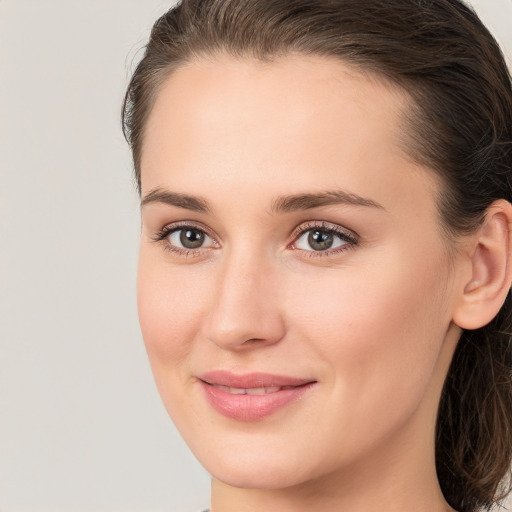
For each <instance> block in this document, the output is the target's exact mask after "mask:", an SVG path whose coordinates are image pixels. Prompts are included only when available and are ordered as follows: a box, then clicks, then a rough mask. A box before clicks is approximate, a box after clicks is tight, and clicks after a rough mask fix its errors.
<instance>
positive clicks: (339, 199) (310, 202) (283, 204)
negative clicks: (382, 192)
mask: <svg viewBox="0 0 512 512" xmlns="http://www.w3.org/2000/svg"><path fill="white" fill-rule="evenodd" d="M334 204H346V205H351V206H363V207H369V208H378V209H381V210H385V208H384V207H383V206H382V205H381V204H379V203H378V202H376V201H374V200H373V199H368V198H365V197H361V196H359V195H357V194H353V193H351V192H346V191H343V190H329V191H323V192H318V193H306V194H295V195H291V196H281V197H278V198H276V199H275V200H274V201H273V203H272V207H271V211H272V212H273V213H286V212H293V211H298V210H310V209H313V208H319V207H321V206H329V205H334Z"/></svg>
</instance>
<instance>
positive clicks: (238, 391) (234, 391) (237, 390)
mask: <svg viewBox="0 0 512 512" xmlns="http://www.w3.org/2000/svg"><path fill="white" fill-rule="evenodd" d="M227 392H228V393H231V394H232V395H245V389H241V388H227Z"/></svg>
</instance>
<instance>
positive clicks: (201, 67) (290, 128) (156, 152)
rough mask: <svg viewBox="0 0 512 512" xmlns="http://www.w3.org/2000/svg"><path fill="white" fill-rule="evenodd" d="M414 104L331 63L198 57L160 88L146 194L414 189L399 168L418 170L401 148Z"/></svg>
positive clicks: (145, 169)
mask: <svg viewBox="0 0 512 512" xmlns="http://www.w3.org/2000/svg"><path fill="white" fill-rule="evenodd" d="M410 101H411V100H410V98H409V96H408V95H407V94H406V93H405V92H404V91H402V90H401V89H399V88H398V87H396V86H392V85H391V84H389V83H387V82H385V81H384V80H381V79H378V78H377V77H375V76H374V75H371V74H364V73H362V72H361V71H359V70H357V69H355V68H354V67H353V66H350V65H348V64H346V63H344V62H342V61H340V60H337V59H334V58H330V57H319V56H303V55H292V56H286V57H282V58H276V59H275V60H273V61H270V62H262V61H259V60H255V59H247V58H246V59H235V58H233V57H229V56H224V55H222V56H216V57H212V58H209V59H206V58H204V59H198V60H195V61H192V62H191V63H189V64H187V65H185V66H183V67H181V68H178V69H177V70H175V71H174V72H173V73H172V74H171V76H170V77H169V78H168V79H167V80H166V81H165V82H164V83H163V84H162V86H161V89H160V90H159V92H158V95H157V98H156V101H155V104H154V106H153V109H152V111H151V113H150V116H149V118H148V121H147V125H146V129H145V136H144V142H143V149H142V157H141V172H142V192H143V195H144V193H147V192H148V191H150V190H152V189H153V188H155V187H161V186H168V185H171V186H172V188H178V189H180V191H182V192H187V193H188V192H195V189H196V188H197V187H198V186H199V187H200V183H199V182H204V181H205V180H206V181H208V179H211V181H212V183H213V182H214V183H215V185H216V186H217V185H218V184H219V183H221V182H223V183H226V184H228V183H230V180H231V179H232V178H233V177H238V178H239V181H240V182H239V183H236V180H235V181H233V187H243V186H246V187H247V188H248V190H252V189H253V188H251V187H256V188H257V187H260V188H261V186H264V187H265V188H266V189H267V191H268V189H269V187H270V188H271V185H275V188H276V192H281V191H280V190H277V189H279V188H283V187H284V186H286V187H287V188H288V189H290V190H287V192H290V193H293V192H295V190H293V189H296V191H297V192H302V191H303V190H304V189H310V188H311V187H312V186H313V187H314V182H315V181H318V182H319V184H318V186H319V187H320V188H322V189H324V188H326V187H328V188H332V187H336V188H343V189H348V190H351V191H354V192H356V193H357V190H356V189H357V188H360V187H361V186H364V187H365V188H366V190H365V192H366V194H365V195H368V193H371V192H372V189H375V191H376V192H378V191H379V189H381V188H382V187H383V186H384V187H387V186H397V185H401V186H404V187H405V189H406V190H407V184H406V183H403V182H402V183H399V184H397V183H396V180H395V179H394V178H396V177H398V175H397V174H396V172H394V171H396V170H397V169H398V167H406V166H407V167H409V172H411V170H412V169H415V168H417V167H418V166H417V165H415V164H413V163H412V162H411V161H410V159H409V158H408V157H407V156H406V153H405V151H403V150H402V149H401V141H402V140H403V139H404V136H403V135H404V134H403V129H402V122H401V120H402V113H403V112H404V111H405V109H407V108H408V107H409V106H410ZM429 174H432V173H429ZM376 177H378V178H379V180H376V179H375V178H376ZM228 178H229V179H228ZM398 179H400V177H398ZM421 179H422V180H424V179H425V176H421ZM192 182H194V185H193V186H194V190H187V189H190V188H191V186H192V185H191V183H192ZM320 182H321V183H320Z"/></svg>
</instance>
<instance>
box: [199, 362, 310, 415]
mask: <svg viewBox="0 0 512 512" xmlns="http://www.w3.org/2000/svg"><path fill="white" fill-rule="evenodd" d="M199 383H200V384H201V387H202V388H203V390H204V392H205V396H206V398H207V400H208V402H209V403H210V405H211V406H212V407H213V408H214V409H215V410H216V411H217V412H219V413H220V414H222V415H223V416H226V417H228V418H231V419H234V420H238V421H256V420H260V419H263V418H264V417H266V416H269V415H270V414H273V413H274V412H276V411H277V410H279V409H281V408H282V407H284V406H285V405H287V404H289V403H291V402H293V401H295V400H298V399H299V398H300V397H302V395H304V393H306V392H307V391H308V390H309V389H310V388H311V387H312V386H313V384H314V383H315V381H314V380H311V379H298V378H295V377H286V376H283V375H270V374H266V373H250V374H245V375H235V374H232V373H230V372H225V371H213V372H208V373H205V374H203V375H201V376H200V377H199ZM215 386H225V387H229V388H238V389H251V388H274V387H281V388H283V387H284V389H280V390H278V391H274V392H270V393H267V394H264V395H247V394H243V395H239V394H233V393H229V392H228V391H225V390H223V389H219V388H218V387H215Z"/></svg>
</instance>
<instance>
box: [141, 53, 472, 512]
mask: <svg viewBox="0 0 512 512" xmlns="http://www.w3.org/2000/svg"><path fill="white" fill-rule="evenodd" d="M408 105H409V99H408V97H407V95H406V94H405V93H403V92H401V91H399V90H397V89H395V88H393V87H392V86H390V85H389V84H386V83H383V82H382V81H379V80H377V79H375V78H372V77H369V76H367V75H362V74H360V73H359V72H357V71H356V70H354V69H353V68H351V67H349V66H348V65H345V64H343V63H342V62H340V61H337V60H332V59H328V58H321V57H305V56H287V57H283V58H280V59H276V60H274V61H272V62H267V63H262V62H259V61H256V60H250V59H244V60H236V59H233V58H231V57H228V56H216V57H215V58H210V59H204V60H196V61H193V62H192V63H190V64H187V65H186V66H184V67H182V68H179V69H178V70H176V71H175V72H174V73H173V74H172V75H171V76H170V78H168V79H167V81H166V82H165V83H164V84H163V86H162V87H161V90H160V91H159V94H158V96H157V99H156V103H155V105H154V107H153V109H152V111H151V114H150V116H149V119H148V121H147V125H146V131H145V138H144V146H143V153H142V160H141V168H142V198H143V206H142V238H141V245H140V263H139V276H138V303H139V315H140V323H141V327H142V332H143V337H144V340H145V344H146V348H147V352H148V355H149V359H150V362H151V366H152V370H153V373H154V376H155V380H156V383H157V385H158V388H159V391H160V394H161V396H162V399H163V402H164V404H165V406H166V408H167V410H168V412H169V414H170V416H171V417H172V419H173V421H174V422H175V424H176V426H177V428H178V429H179V430H180V432H181V434H182V435H183V437H184V439H185V441H186V442H187V443H188V445H189V446H190V448H191V449H192V451H193V452H194V454H195V455H196V457H197V458H198V459H199V461H200V462H201V463H202V464H203V465H204V466H205V468H206V469H207V470H208V471H209V472H210V474H211V475H212V510H213V512H234V511H237V512H240V511H247V512H249V511H254V512H255V511H261V510H266V511H276V512H277V511H279V512H288V511H290V512H291V511H293V512H301V511H311V510H315V511H317V512H324V511H332V510H340V511H341V510H350V511H351V512H363V511H364V512H372V511H377V510H378V511H379V512H383V511H395V512H396V511H409V510H414V511H415V512H421V511H429V512H432V511H445V510H451V509H450V507H449V506H448V504H447V503H446V502H445V500H444V499H443V496H442V494H441V492H440V489H439V485H438V482H437V478H436V474H435V463H434V433H435V419H436V412H437V407H438V403H439V397H440V393H441V389H442V385H443V382H444V379H445V376H446V373H447V371H448V366H449V363H450V361H451V358H452V355H453V351H454V349H455V346H456V343H457V340H458V339H459V336H460V332H461V330H460V327H458V326H457V325H456V324H455V322H454V321H453V318H454V315H455V314H456V312H457V311H460V295H461V290H463V289H464V283H467V282H469V281H470V280H471V272H472V270H471V266H470V265H469V264H468V263H466V260H463V256H459V252H458V251H453V250H451V249H453V247H450V242H448V241H447V240H446V235H445V234H444V232H443V229H442V227H441V225H440V220H439V215H438V211H437V208H436V200H437V198H438V196H439V193H440V190H441V185H440V183H439V182H438V181H437V180H436V178H435V176H434V173H433V172H432V171H431V170H430V169H427V168H424V167H421V166H420V165H419V164H416V163H414V162H413V161H412V159H411V158H410V157H409V156H408V155H407V153H406V152H405V151H404V149H403V148H402V147H401V142H400V141H401V140H403V137H402V136H401V126H402V125H401V117H400V116H401V112H403V111H404V109H406V108H407V107H408ZM157 190H158V191H159V192H162V191H170V192H172V193H175V194H186V195H187V196H193V197H194V198H199V204H200V205H203V206H204V204H205V203H206V204H207V207H208V210H207V211H197V208H195V206H197V204H192V203H186V202H183V201H182V203H181V204H180V205H172V204H168V202H165V201H163V200H158V199H159V198H160V199H162V198H164V197H168V196H165V195H162V194H160V196H159V195H158V194H156V193H155V191H157ZM326 191H344V192H347V193H349V194H357V195H358V196H360V197H363V198H365V199H368V200H369V201H371V202H372V203H375V205H368V204H367V205H361V204H346V203H336V204H323V205H319V206H315V207H311V208H300V207H298V208H297V209H293V210H291V211H282V209H281V210H279V209H276V204H279V203H278V198H282V197H283V196H290V195H300V194H310V193H324V192H326ZM173 197H174V200H175V199H176V196H173ZM178 197H182V196H178ZM329 197H332V196H329ZM144 198H146V200H145V201H144ZM149 198H151V199H153V200H150V199H149ZM276 201H277V203H276ZM377 204H378V206H376V205H377ZM191 205H192V206H191ZM281 205H282V201H281ZM310 206H311V205H310ZM183 224H186V225H187V226H188V225H190V224H192V225H194V226H196V229H199V230H202V231H204V232H206V234H207V235H208V237H207V238H205V243H204V244H203V246H202V247H200V248H197V249H190V250H189V251H188V252H187V253H183V251H182V250H181V252H180V246H179V243H180V242H179V234H180V232H179V231H175V234H174V235H172V236H167V237H166V238H164V239H163V240H160V241H155V238H158V234H159V233H160V234H161V231H162V230H163V229H164V228H166V227H168V226H171V228H172V229H175V230H176V229H179V227H180V225H183ZM322 226H327V227H328V228H333V227H334V228H337V227H339V229H342V230H344V231H345V232H348V233H350V234H351V236H353V237H354V238H355V239H356V242H355V243H352V242H347V241H344V240H341V239H339V238H335V240H336V244H339V247H338V248H337V249H339V250H337V249H332V250H327V251H314V250H312V249H311V247H310V246H309V245H308V243H307V234H308V233H307V232H306V231H307V229H310V230H311V229H312V227H317V228H318V227H319V228H321V229H325V227H324V228H322ZM297 228H299V230H300V229H302V232H306V235H301V234H300V233H299V234H298V233H297ZM340 248H341V249H340ZM462 253H463V251H462ZM433 269H434V271H433ZM457 308H459V309H457ZM219 369H222V370H229V371H231V372H234V373H237V374H241V373H248V372H255V371H259V372H267V373H273V374H280V375H288V376H294V377H301V378H309V379H314V380H315V381H316V383H315V385H314V386H313V387H312V388H311V389H310V390H309V391H308V392H307V393H306V394H305V395H304V396H303V398H302V399H300V400H297V401H296V402H293V403H292V404H289V405H287V406H286V407H284V408H282V409H280V410H278V411H277V412H275V413H274V414H272V415H270V416H268V417H265V418H263V419H262V420H259V421H255V422H240V421H237V420H233V419H229V418H226V417H224V416H222V415H220V414H219V413H218V412H216V411H215V410H214V409H213V408H212V407H211V406H210V405H209V403H208V402H207V401H206V400H205V397H204V394H203V392H202V389H201V386H200V385H199V383H198V375H201V374H202V373H203V372H206V371H211V370H219ZM333 507H335V508H333Z"/></svg>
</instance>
